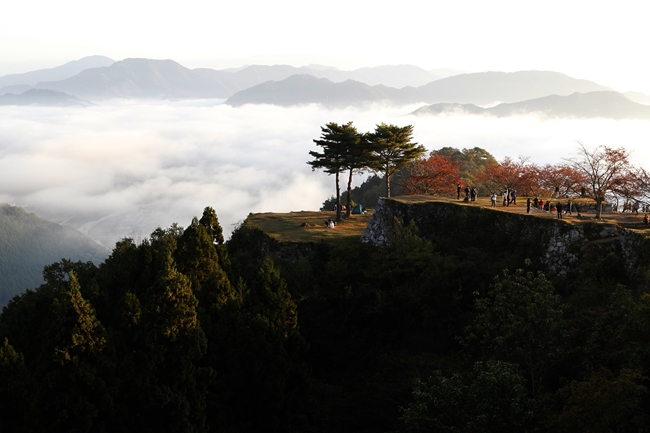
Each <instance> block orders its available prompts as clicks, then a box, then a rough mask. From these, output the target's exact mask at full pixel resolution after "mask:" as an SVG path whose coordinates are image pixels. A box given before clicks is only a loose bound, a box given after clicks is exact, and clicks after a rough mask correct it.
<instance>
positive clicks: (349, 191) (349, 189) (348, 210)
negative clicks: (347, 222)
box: [345, 169, 354, 218]
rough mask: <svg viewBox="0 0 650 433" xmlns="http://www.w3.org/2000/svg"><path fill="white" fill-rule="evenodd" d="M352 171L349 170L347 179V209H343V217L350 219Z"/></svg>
mask: <svg viewBox="0 0 650 433" xmlns="http://www.w3.org/2000/svg"><path fill="white" fill-rule="evenodd" d="M353 171H354V170H353V169H350V177H349V178H348V205H347V208H346V209H345V217H346V218H350V214H351V213H352V209H351V208H352V172H353Z"/></svg>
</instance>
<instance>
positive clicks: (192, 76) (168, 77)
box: [0, 56, 448, 101]
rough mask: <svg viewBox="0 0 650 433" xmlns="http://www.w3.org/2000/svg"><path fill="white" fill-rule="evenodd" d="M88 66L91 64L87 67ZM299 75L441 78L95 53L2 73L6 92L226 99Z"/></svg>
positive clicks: (402, 68) (399, 69) (392, 69)
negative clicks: (193, 63)
mask: <svg viewBox="0 0 650 433" xmlns="http://www.w3.org/2000/svg"><path fill="white" fill-rule="evenodd" d="M100 64H101V66H98V65H100ZM84 65H87V67H85V68H84ZM441 72H442V73H444V72H445V71H444V70H441ZM447 72H448V71H447ZM297 74H307V75H311V76H313V77H318V78H327V79H328V80H330V81H332V82H335V83H338V82H343V81H346V80H349V79H354V80H357V81H360V82H364V83H366V84H368V85H379V84H383V85H387V86H391V87H396V88H400V87H405V86H420V85H423V84H425V83H429V82H431V81H434V80H436V79H438V78H439V77H438V76H436V75H434V74H432V73H431V72H428V71H426V70H424V69H422V68H419V67H417V66H410V65H398V66H378V67H374V68H360V69H356V70H353V71H342V70H340V69H337V68H333V67H325V66H319V65H310V66H305V67H300V68H296V67H293V66H288V65H275V66H263V65H252V66H247V67H245V68H240V69H234V70H221V71H219V70H214V69H207V68H197V69H189V68H186V67H184V66H182V65H180V64H179V63H177V62H174V61H173V60H151V59H125V60H122V61H119V62H114V61H113V60H111V59H108V58H106V57H100V56H94V57H92V58H90V57H88V58H84V59H81V60H78V61H76V62H70V63H67V64H66V65H63V66H61V67H59V68H53V69H44V70H40V71H34V72H28V73H25V74H13V75H7V76H5V77H0V95H2V94H6V93H13V94H20V93H23V92H25V91H26V90H29V89H31V88H38V89H46V90H55V91H59V92H64V93H68V94H70V95H74V96H77V97H80V98H86V99H90V100H94V101H100V100H103V99H109V98H146V99H186V98H221V99H225V98H228V97H230V96H232V95H233V94H235V93H237V92H239V91H241V90H245V89H248V88H250V87H253V86H255V85H258V84H261V83H264V82H268V81H281V80H284V79H287V78H289V77H291V76H293V75H297Z"/></svg>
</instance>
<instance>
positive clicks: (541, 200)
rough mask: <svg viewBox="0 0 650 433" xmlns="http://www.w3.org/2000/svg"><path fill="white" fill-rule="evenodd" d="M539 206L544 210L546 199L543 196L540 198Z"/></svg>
mask: <svg viewBox="0 0 650 433" xmlns="http://www.w3.org/2000/svg"><path fill="white" fill-rule="evenodd" d="M539 208H540V209H541V210H544V199H543V198H542V199H540V200H539Z"/></svg>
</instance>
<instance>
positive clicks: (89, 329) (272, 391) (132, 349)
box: [0, 205, 650, 433]
mask: <svg viewBox="0 0 650 433" xmlns="http://www.w3.org/2000/svg"><path fill="white" fill-rule="evenodd" d="M452 206H454V205H452ZM459 208H460V206H459ZM462 209H468V211H467V212H470V211H472V210H471V208H469V207H466V208H462ZM459 212H460V211H459ZM459 215H460V214H459ZM393 224H394V225H393V230H392V232H391V235H390V240H389V242H388V243H387V244H386V245H384V246H373V245H368V244H362V243H361V242H360V241H351V242H338V243H313V244H308V243H305V244H291V243H278V242H277V241H275V240H273V239H272V238H270V237H269V236H268V235H267V234H265V233H264V232H262V231H260V230H259V229H257V228H255V227H252V226H250V225H249V224H247V223H246V222H244V223H242V224H241V225H240V226H239V227H238V228H237V229H236V230H235V231H234V232H233V234H232V236H231V238H230V239H229V240H228V241H227V242H226V241H225V240H224V237H223V233H222V230H221V227H220V225H219V222H218V219H217V215H216V212H215V211H214V210H213V209H212V208H209V207H208V208H206V209H205V210H204V212H203V215H202V216H201V218H195V219H194V220H193V221H192V222H191V223H190V225H189V226H188V227H187V228H185V229H183V228H181V227H180V226H178V225H173V226H171V227H169V228H166V229H162V228H160V229H157V230H155V231H154V232H153V233H152V234H151V236H150V238H149V239H147V240H145V241H142V242H141V243H135V242H134V241H133V240H131V239H124V240H122V241H121V242H119V243H118V244H117V245H116V247H115V249H114V250H113V252H112V254H111V255H110V256H109V257H108V258H107V259H106V260H105V261H104V262H103V263H101V264H99V265H98V266H96V265H94V264H93V263H92V262H88V261H85V262H83V261H79V262H73V261H69V260H63V261H60V262H57V263H53V264H51V265H48V266H46V267H45V269H44V271H43V275H44V280H45V283H44V284H42V285H41V286H40V287H38V288H35V289H33V290H28V291H27V292H25V293H24V294H22V295H19V296H16V297H14V298H13V299H12V300H11V301H10V302H9V304H8V305H7V306H6V307H5V308H4V309H3V312H2V315H1V316H0V343H1V345H0V399H1V401H0V431H2V432H5V431H6V432H14V431H24V432H48V431H56V432H59V431H68V432H90V431H92V432H103V431H106V432H109V431H110V432H113V431H120V432H139V433H141V432H150V431H151V432H153V431H165V432H207V431H212V432H314V433H316V432H323V433H324V432H332V431H336V432H398V431H400V432H421V431H422V432H424V431H427V432H431V431H440V432H563V431H566V432H569V431H571V432H575V431H590V432H645V431H649V430H650V418H649V417H648V415H649V414H650V412H649V411H650V406H649V403H650V401H649V400H648V397H649V396H648V386H649V385H650V382H649V381H648V378H647V375H648V371H649V369H650V344H649V341H648V340H649V337H648V335H649V334H648V329H650V295H648V293H647V290H648V275H647V273H646V272H647V269H646V271H644V272H642V273H640V274H635V275H631V274H630V273H629V272H627V271H626V267H625V263H624V260H623V257H624V255H623V254H622V253H621V252H620V251H615V252H609V253H606V252H603V251H605V250H598V249H595V250H591V251H589V252H585V253H584V254H583V255H582V256H581V257H583V260H581V261H580V262H579V263H578V264H577V265H576V266H575V267H574V268H573V269H572V270H571V272H569V273H567V274H565V275H563V276H557V275H550V274H549V275H545V274H544V273H543V272H541V269H539V268H537V267H536V265H535V263H536V261H535V257H532V256H531V254H536V252H535V249H528V248H510V245H516V244H517V241H516V239H507V240H505V242H504V244H503V245H498V244H495V243H494V242H493V239H494V237H489V236H480V233H481V231H482V230H484V229H485V228H484V227H475V226H473V225H472V224H471V219H462V218H461V219H459V221H458V227H457V233H455V234H451V235H450V236H447V238H446V239H437V238H436V237H434V236H426V237H424V238H423V237H422V236H421V233H420V230H419V228H418V227H416V226H415V225H413V224H405V223H403V222H402V221H400V220H395V221H394V223H393ZM477 234H478V236H477ZM456 235H457V238H458V242H450V241H449V239H453V237H454V236H456ZM425 238H426V240H424V239H425Z"/></svg>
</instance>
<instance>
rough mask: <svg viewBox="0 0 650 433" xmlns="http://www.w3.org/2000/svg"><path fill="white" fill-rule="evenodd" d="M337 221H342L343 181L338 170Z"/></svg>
mask: <svg viewBox="0 0 650 433" xmlns="http://www.w3.org/2000/svg"><path fill="white" fill-rule="evenodd" d="M336 221H337V222H338V221H341V181H340V179H339V172H338V171H337V172H336Z"/></svg>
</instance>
